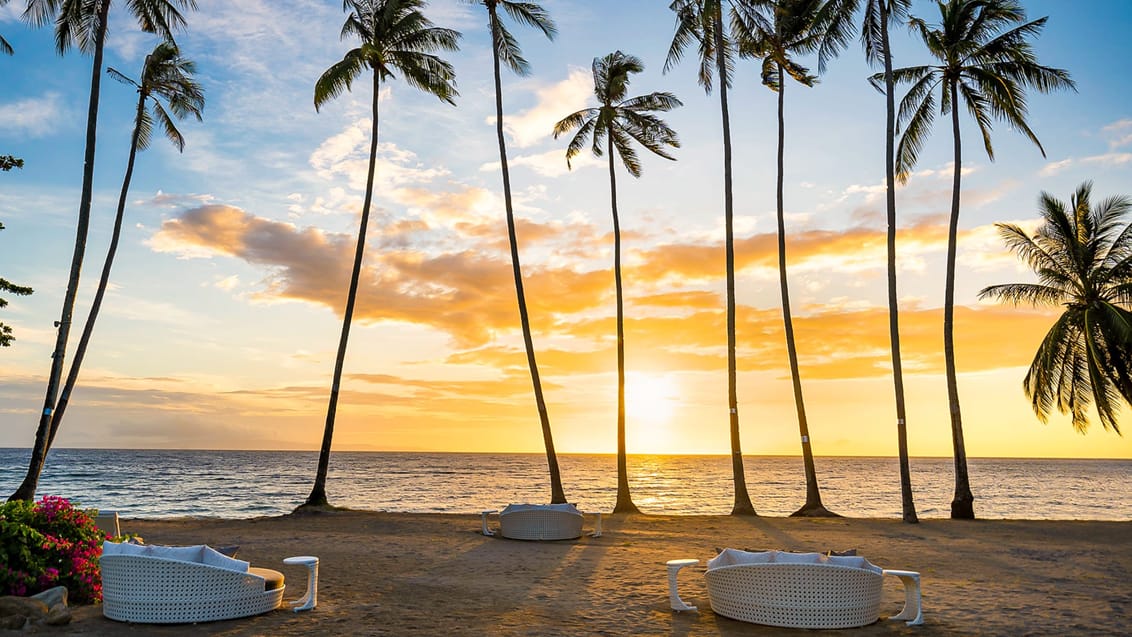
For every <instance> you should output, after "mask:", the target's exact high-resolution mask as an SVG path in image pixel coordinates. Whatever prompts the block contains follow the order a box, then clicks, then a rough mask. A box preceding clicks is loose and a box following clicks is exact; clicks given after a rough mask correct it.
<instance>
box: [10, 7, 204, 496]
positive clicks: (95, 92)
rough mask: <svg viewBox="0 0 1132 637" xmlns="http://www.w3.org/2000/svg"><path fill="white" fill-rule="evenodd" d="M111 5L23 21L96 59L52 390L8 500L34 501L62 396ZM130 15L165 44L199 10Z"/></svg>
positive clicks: (55, 11)
mask: <svg viewBox="0 0 1132 637" xmlns="http://www.w3.org/2000/svg"><path fill="white" fill-rule="evenodd" d="M110 4H111V0H85V1H82V2H79V1H76V0H28V5H27V8H26V9H25V10H24V13H23V17H24V19H25V20H26V21H28V22H30V23H31V24H33V25H34V26H36V27H41V26H44V25H46V24H47V23H49V22H51V21H52V20H54V22H55V49H56V50H57V51H58V53H59V54H60V55H63V54H65V53H66V52H67V51H68V50H69V49H70V48H71V47H72V46H74V47H76V48H78V49H79V51H81V52H82V53H89V54H91V55H92V56H93V62H92V64H91V73H90V98H89V103H88V105H87V120H86V143H85V151H84V153H85V154H84V159H83V184H82V190H81V192H80V195H79V214H78V222H77V223H76V225H75V247H74V251H73V252H72V255H71V270H70V275H69V277H68V279H67V290H66V292H65V293H64V295H63V309H62V312H61V314H60V316H59V320H58V321H56V322H55V327H56V328H57V330H58V331H57V332H56V335H55V349H54V351H53V352H52V354H51V371H50V373H49V374H48V377H47V391H46V393H45V395H44V400H43V410H42V411H41V412H40V416H39V426H38V428H37V429H36V432H35V444H34V446H33V447H32V452H31V459H30V460H29V462H28V472H27V475H26V476H25V477H24V480H23V482H22V483H21V484H20V486H19V487H18V488H17V489H16V491H15V493H13V494H12V495H11V496H10V497H9V498H8V499H9V500H31V499H32V498H34V497H35V490H36V487H37V486H38V484H39V474H40V473H41V472H42V471H43V464H44V462H45V461H46V459H47V451H48V449H49V448H50V440H51V438H52V434H51V415H52V413H53V412H54V411H55V403H56V400H57V399H58V395H59V381H60V380H61V379H62V375H63V362H64V358H65V357H66V354H67V339H68V337H69V336H70V333H71V315H72V314H74V311H75V295H76V294H77V293H78V287H79V276H80V274H81V272H82V266H83V255H84V254H85V253H86V238H87V231H88V229H89V227H90V203H91V199H92V197H93V189H94V149H95V142H96V134H95V133H96V129H97V127H98V126H97V125H98V97H99V88H100V86H101V80H102V54H103V48H104V46H105V43H106V21H107V18H108V16H109V13H110ZM127 6H128V7H129V9H130V13H132V14H133V16H134V18H136V19H137V21H138V25H139V26H140V28H141V30H142V31H145V32H146V33H155V34H157V35H159V36H161V37H162V38H163V39H172V38H173V30H174V29H178V28H182V27H184V26H185V17H184V16H183V15H181V11H180V10H181V9H196V0H131V1H130V2H128V3H127Z"/></svg>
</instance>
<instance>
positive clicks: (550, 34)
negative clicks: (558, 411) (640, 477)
mask: <svg viewBox="0 0 1132 637" xmlns="http://www.w3.org/2000/svg"><path fill="white" fill-rule="evenodd" d="M464 1H465V2H468V3H470V4H482V5H483V6H484V7H486V8H487V15H488V30H489V31H490V32H491V51H492V70H493V72H494V78H495V135H496V138H497V139H498V142H499V164H500V168H501V170H502V173H503V206H504V209H505V210H506V213H507V239H508V241H509V242H510V245H511V269H512V271H513V272H514V275H515V294H516V296H517V298H518V303H519V322H520V323H521V325H522V328H523V346H524V348H525V349H526V352H527V366H528V367H529V368H530V370H531V382H532V383H533V384H534V391H535V405H536V406H537V408H538V416H539V423H540V424H541V426H542V441H543V444H544V446H545V447H546V463H547V467H548V469H549V470H550V502H551V504H562V503H565V502H566V493H565V491H563V489H562V475H561V473H560V472H559V471H558V456H557V454H555V452H554V438H553V436H552V435H551V431H550V417H549V416H548V415H547V412H546V400H545V399H544V398H543V395H542V381H541V380H540V379H539V374H538V364H537V363H536V361H535V346H534V341H533V340H532V339H531V322H530V318H529V317H528V316H527V299H526V296H525V295H524V293H523V272H522V269H521V268H520V266H519V242H518V238H517V236H516V234H515V213H514V209H513V207H512V205H511V172H510V170H509V169H508V167H507V144H506V142H505V141H504V139H503V83H502V79H501V78H500V71H499V63H500V62H501V61H502V62H503V63H504V64H506V65H507V67H508V68H510V69H511V70H512V71H513V72H514V73H515V74H516V75H520V76H526V75H529V74H530V72H531V67H530V64H528V63H527V60H526V59H525V58H524V57H523V54H522V51H521V50H520V49H519V42H518V41H517V40H516V39H515V36H513V35H511V32H510V31H508V30H507V26H506V25H504V24H503V21H502V20H501V19H500V16H499V9H500V8H502V9H503V11H504V12H505V13H506V14H507V15H508V16H510V17H511V19H512V20H514V21H516V22H518V23H520V24H524V25H526V26H530V27H534V28H536V29H538V30H539V31H542V33H543V35H545V36H546V37H547V39H549V40H553V39H554V36H555V35H556V34H557V33H558V31H557V28H556V27H555V26H554V21H553V20H551V18H550V14H549V13H547V12H546V9H544V8H542V7H541V6H539V5H538V4H535V3H533V2H513V1H512V0H464Z"/></svg>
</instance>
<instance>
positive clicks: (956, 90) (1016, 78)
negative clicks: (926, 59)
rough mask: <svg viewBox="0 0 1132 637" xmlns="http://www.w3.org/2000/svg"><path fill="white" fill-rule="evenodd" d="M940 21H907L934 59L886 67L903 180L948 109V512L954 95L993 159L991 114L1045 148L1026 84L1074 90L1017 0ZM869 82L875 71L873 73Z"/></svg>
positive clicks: (954, 508)
mask: <svg viewBox="0 0 1132 637" xmlns="http://www.w3.org/2000/svg"><path fill="white" fill-rule="evenodd" d="M938 6H939V11H940V23H939V25H938V26H936V27H935V28H929V27H928V25H927V23H925V22H924V21H923V20H922V19H920V18H915V17H913V18H912V19H911V21H910V24H911V26H912V30H913V32H915V33H917V34H918V35H919V36H920V38H922V39H923V41H924V45H925V46H926V47H927V49H928V53H930V54H931V55H932V57H934V58H935V59H936V60H938V62H939V63H938V64H935V65H924V66H912V67H905V68H900V69H896V70H894V71H893V79H894V80H895V81H896V82H898V83H902V84H910V85H911V87H910V88H909V89H908V94H907V95H905V96H904V98H903V99H902V100H901V102H900V113H899V124H900V125H901V127H902V128H903V129H904V133H903V135H901V137H900V144H899V146H898V147H897V150H896V173H897V175H898V176H899V177H900V178H901V179H902V180H904V179H907V176H908V173H909V171H910V170H911V169H912V167H913V166H914V165H915V163H916V159H917V157H918V155H919V152H920V149H921V148H922V147H923V145H924V142H925V141H926V140H927V137H928V134H929V132H930V129H931V125H932V122H933V121H934V120H935V114H936V90H937V89H938V91H939V100H940V102H939V110H940V112H942V113H944V114H948V113H950V115H951V131H952V141H953V144H954V153H955V162H954V176H953V179H952V190H951V218H950V222H949V225H948V234H947V279H946V283H945V284H944V301H943V356H944V364H945V368H946V374H947V398H948V407H949V411H950V413H951V438H952V444H953V446H954V449H955V496H954V498H953V499H952V501H951V517H952V518H961V519H971V518H974V517H975V509H974V500H975V497H974V495H972V494H971V484H970V480H969V478H968V476H967V452H966V450H965V447H964V443H963V420H962V416H961V414H960V410H959V389H958V383H957V381H956V374H955V341H954V335H953V326H954V313H955V251H956V237H957V234H958V229H959V192H960V176H961V175H962V165H963V161H962V159H963V155H962V148H963V146H962V140H961V138H960V135H959V110H960V100H962V105H964V106H966V108H967V111H968V112H969V113H971V114H972V116H973V117H974V119H975V123H976V124H977V125H978V127H979V131H980V133H982V137H983V147H984V148H985V149H986V153H987V157H988V158H989V159H990V160H991V161H994V148H993V147H992V146H991V138H990V130H991V123H992V121H993V120H996V119H997V120H1003V121H1005V122H1006V123H1008V124H1009V125H1010V126H1011V127H1012V128H1014V129H1016V130H1018V131H1020V132H1021V133H1022V134H1024V135H1025V136H1026V137H1027V138H1028V139H1029V140H1030V141H1032V142H1033V143H1034V145H1036V146H1037V147H1038V150H1039V151H1041V153H1042V156H1043V157H1044V156H1045V149H1044V148H1042V145H1041V142H1039V141H1038V138H1037V136H1036V135H1035V134H1034V132H1033V131H1032V130H1030V127H1029V125H1028V124H1027V123H1026V113H1027V109H1026V89H1027V88H1028V87H1032V88H1034V89H1036V90H1038V91H1039V92H1042V93H1048V92H1051V91H1055V90H1058V89H1063V88H1069V89H1076V85H1075V84H1074V83H1073V80H1071V79H1070V78H1069V73H1068V72H1067V71H1064V70H1062V69H1055V68H1052V67H1048V66H1043V65H1041V64H1038V61H1037V57H1036V56H1035V55H1034V51H1033V49H1032V48H1031V46H1030V42H1029V38H1031V37H1034V36H1037V35H1038V34H1039V33H1040V32H1041V30H1042V27H1044V26H1045V23H1046V18H1041V19H1039V20H1034V21H1031V22H1026V13H1025V11H1024V10H1023V9H1022V5H1021V4H1019V3H1018V2H1015V1H1014V0H948V2H939V3H938ZM873 78H874V81H879V80H880V79H881V78H879V77H878V76H873Z"/></svg>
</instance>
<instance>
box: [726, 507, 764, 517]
mask: <svg viewBox="0 0 1132 637" xmlns="http://www.w3.org/2000/svg"><path fill="white" fill-rule="evenodd" d="M731 515H749V516H751V517H758V516H759V514H758V513H756V512H755V507H754V506H753V505H750V504H736V505H735V506H734V507H733V508H732V509H731Z"/></svg>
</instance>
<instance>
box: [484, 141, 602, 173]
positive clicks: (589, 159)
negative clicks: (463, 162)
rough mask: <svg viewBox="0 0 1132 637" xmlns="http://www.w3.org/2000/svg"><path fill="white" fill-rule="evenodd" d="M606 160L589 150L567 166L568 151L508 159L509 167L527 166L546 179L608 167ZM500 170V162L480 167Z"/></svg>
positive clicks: (485, 170) (491, 170) (494, 170)
mask: <svg viewBox="0 0 1132 637" xmlns="http://www.w3.org/2000/svg"><path fill="white" fill-rule="evenodd" d="M606 161H607V160H606V159H604V158H602V159H598V158H595V157H594V156H593V154H592V153H590V152H589V150H588V149H587V150H586V151H585V152H583V153H582V154H580V155H578V156H576V157H574V158H573V159H571V160H570V165H569V166H567V165H566V151H565V149H564V148H563V149H561V150H548V151H546V152H545V153H539V154H537V155H519V156H517V157H511V158H508V159H507V165H508V166H509V167H511V168H515V167H516V166H525V167H527V168H530V169H531V170H533V171H535V172H536V173H538V174H540V175H542V176H544V177H561V176H562V175H565V174H566V173H568V172H570V171H571V170H579V169H582V168H589V167H593V166H608V164H607V163H606ZM499 168H500V163H499V162H498V161H492V162H487V163H484V164H482V165H481V166H480V172H497V171H498V170H499Z"/></svg>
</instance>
